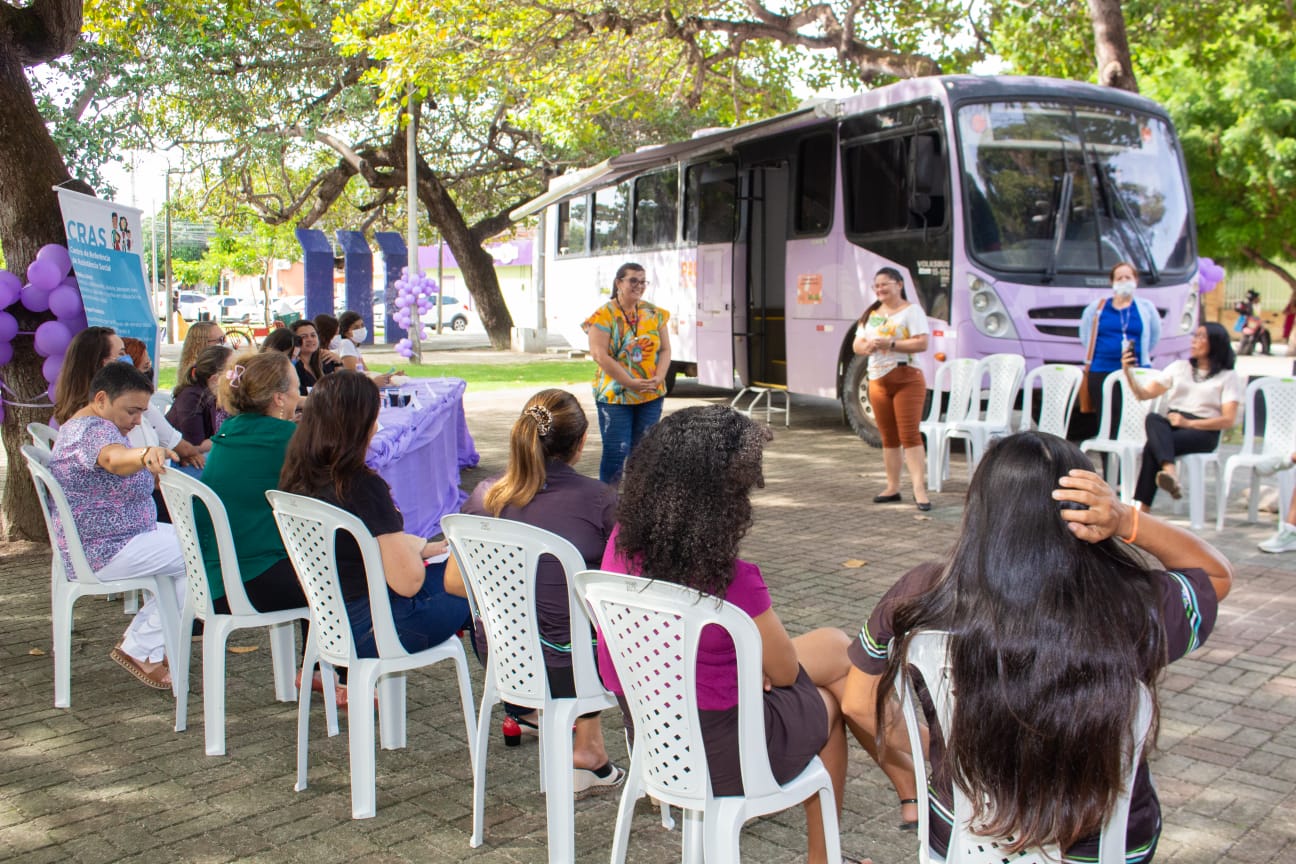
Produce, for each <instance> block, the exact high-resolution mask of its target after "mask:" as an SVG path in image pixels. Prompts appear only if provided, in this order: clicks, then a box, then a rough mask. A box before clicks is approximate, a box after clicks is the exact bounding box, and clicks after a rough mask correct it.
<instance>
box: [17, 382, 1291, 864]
mask: <svg viewBox="0 0 1296 864" xmlns="http://www.w3.org/2000/svg"><path fill="white" fill-rule="evenodd" d="M582 389H583V388H582ZM525 395H526V394H518V393H492V394H485V395H484V396H476V395H472V394H470V397H469V424H470V426H471V427H472V430H473V433H474V435H476V437H477V442H478V447H479V449H480V451H481V453H482V466H481V467H480V468H478V469H476V470H474V471H471V472H466V473H465V474H464V477H463V483H464V485H465V487H466V488H471V486H472V485H473V484H475V483H476V482H477V481H478V480H479V479H481V478H483V477H485V476H487V475H488V474H490V473H493V472H495V471H498V470H499V469H500V468H501V466H502V459H503V453H504V450H503V447H502V443H503V441H504V438H505V435H506V433H507V428H508V424H509V423H510V422H511V419H512V417H513V416H514V415H515V411H516V410H517V406H518V405H519V404H520V401H521V399H522V398H523V397H524V396H525ZM718 398H719V396H718V395H716V394H710V393H708V392H707V391H703V390H700V389H696V388H695V389H692V390H684V392H683V394H682V398H673V399H672V400H671V402H670V406H671V407H672V408H674V407H678V406H680V405H683V404H693V403H696V402H697V401H703V400H707V399H712V400H715V399H718ZM795 404H796V409H795V410H796V413H795V415H794V418H793V425H792V428H791V429H790V430H784V429H782V428H781V427H780V428H778V429H777V433H776V437H775V440H774V442H773V444H772V445H771V447H770V448H769V451H768V455H767V458H766V477H767V480H768V483H767V486H766V488H765V490H764V491H762V492H760V493H758V494H757V496H756V502H757V517H756V524H755V526H754V528H753V529H752V531H751V534H750V536H749V537H748V539H747V541H746V545H745V555H746V557H748V558H751V559H753V560H755V561H757V562H759V563H760V565H761V566H762V568H763V570H764V572H765V575H766V578H767V580H768V582H769V583H770V586H771V588H772V591H773V595H774V602H775V608H776V609H777V610H778V612H779V614H780V615H781V616H782V618H783V620H784V621H785V622H786V624H787V626H788V629H789V631H791V632H792V633H794V634H795V633H798V632H802V631H804V630H807V629H810V628H812V627H816V626H823V625H835V626H840V627H843V628H847V629H849V630H852V631H853V630H854V629H856V628H858V626H859V624H860V623H861V622H862V621H863V620H864V619H865V617H866V616H867V615H868V612H869V610H870V609H871V608H872V606H873V604H874V602H875V601H876V600H877V599H878V597H879V596H880V595H881V593H882V592H883V591H884V590H885V589H886V587H887V586H888V585H890V584H891V582H892V581H893V580H894V579H895V578H896V577H897V576H898V575H899V574H900V573H902V572H903V571H904V570H905V569H906V568H908V567H910V566H912V565H914V564H916V563H918V562H920V561H923V560H925V559H928V558H930V557H932V556H933V555H937V554H939V553H940V552H942V551H943V550H945V549H946V548H948V547H949V545H950V544H951V542H952V540H953V537H954V532H955V530H956V527H957V523H958V519H959V516H960V506H959V503H960V498H961V493H962V492H963V491H964V490H965V489H966V484H965V482H964V480H963V476H962V474H961V473H960V471H959V470H957V468H956V471H955V480H954V481H953V482H952V483H950V484H949V485H948V486H947V487H946V492H945V493H944V494H941V495H938V496H935V499H934V500H935V501H936V504H937V507H936V509H935V510H934V511H933V512H932V513H931V514H930V517H923V516H920V515H919V514H918V513H916V512H915V510H914V509H913V507H912V506H911V505H909V504H906V505H904V506H894V505H893V506H886V507H879V506H875V505H872V504H871V503H868V502H869V500H870V499H871V498H872V496H873V494H875V493H876V491H877V490H878V489H879V488H880V482H881V481H880V478H881V459H880V455H879V452H878V451H876V450H870V449H867V448H866V447H864V446H863V445H862V444H861V443H860V442H859V441H857V440H856V439H854V438H853V437H851V435H850V434H849V433H848V432H846V431H845V430H844V429H843V428H842V427H841V426H840V421H839V415H838V412H837V409H836V408H835V406H834V405H833V404H832V403H829V402H824V401H818V400H805V399H798V400H796V403H795ZM596 437H597V436H596V435H595V436H592V438H591V451H592V452H590V453H589V454H588V455H587V457H586V459H587V461H586V463H585V465H584V468H585V470H586V471H587V472H592V471H594V470H595V468H594V466H596V465H597V442H596V441H595V440H593V439H594V438H596ZM1231 515H1232V518H1231V519H1230V520H1229V524H1228V527H1227V530H1226V531H1225V532H1224V533H1223V534H1221V535H1216V534H1215V532H1214V531H1213V530H1208V531H1207V536H1208V537H1209V538H1210V539H1212V540H1214V541H1216V542H1218V543H1220V545H1221V546H1223V547H1224V548H1225V549H1226V550H1227V551H1228V552H1229V554H1230V556H1231V557H1232V559H1233V561H1234V562H1235V564H1236V565H1237V570H1238V579H1237V582H1236V583H1235V588H1234V591H1233V594H1232V596H1230V597H1229V599H1228V601H1227V603H1226V605H1225V607H1224V609H1223V611H1222V613H1221V619H1220V623H1219V626H1218V627H1217V629H1216V633H1215V636H1214V638H1213V639H1212V640H1211V642H1210V643H1209V644H1208V645H1207V647H1206V648H1205V649H1203V650H1201V651H1199V652H1197V653H1196V654H1195V655H1193V657H1192V658H1190V659H1188V660H1185V661H1182V662H1180V663H1177V664H1175V666H1174V667H1173V668H1172V670H1171V671H1170V673H1169V674H1168V675H1167V676H1166V679H1165V683H1164V685H1163V687H1162V689H1161V694H1162V728H1161V740H1160V749H1159V751H1158V752H1157V754H1156V755H1155V756H1154V757H1153V773H1154V776H1155V777H1156V779H1157V783H1158V786H1159V789H1160V793H1161V798H1162V802H1163V805H1164V811H1165V821H1166V827H1165V832H1164V834H1163V837H1162V841H1161V847H1160V856H1159V860H1161V861H1167V862H1194V864H1197V862H1212V861H1220V860H1225V859H1227V860H1231V861H1246V862H1250V861H1256V862H1261V861H1264V862H1296V627H1294V626H1293V619H1294V617H1296V616H1294V615H1293V612H1294V611H1296V610H1294V606H1296V601H1293V599H1292V596H1293V593H1294V591H1296V554H1292V555H1286V556H1273V555H1264V554H1263V553H1260V552H1259V551H1257V550H1256V548H1255V543H1256V542H1257V541H1258V540H1260V539H1263V538H1264V537H1265V536H1267V535H1268V534H1269V533H1270V532H1271V531H1272V530H1273V521H1274V517H1273V516H1272V515H1269V516H1266V517H1264V518H1263V520H1262V524H1261V525H1246V524H1244V523H1243V522H1242V517H1243V515H1244V511H1242V510H1240V509H1237V508H1235V509H1234V510H1233V511H1232V514H1231ZM851 559H857V560H862V561H865V562H867V563H865V564H864V565H863V566H862V567H858V568H854V569H852V568H848V567H845V566H843V562H846V561H849V560H851ZM48 573H49V571H48V552H47V551H45V550H36V551H32V550H27V551H26V552H24V550H22V549H21V548H16V547H10V548H9V549H7V550H4V557H3V560H0V859H7V860H14V861H26V862H42V861H75V862H82V864H94V862H101V861H118V860H126V861H149V862H158V861H230V860H251V861H304V862H310V864H325V862H334V861H338V862H342V861H347V862H351V861H359V860H363V861H418V862H430V861H431V862H436V861H457V860H460V859H471V860H474V861H483V862H536V861H542V860H544V856H545V852H544V850H545V821H544V799H543V797H542V796H541V795H540V794H539V792H538V789H537V785H536V770H535V758H536V747H535V744H534V743H530V742H528V743H527V744H525V745H524V746H523V747H522V748H520V749H509V750H505V749H504V748H503V747H502V746H498V745H499V743H500V739H499V737H498V735H496V737H495V738H494V739H493V741H492V749H491V752H490V761H489V769H488V778H489V784H490V788H489V792H488V795H487V810H488V820H489V824H488V828H487V832H486V843H485V845H484V846H483V847H482V848H480V849H476V850H471V849H469V848H468V835H469V831H470V822H471V818H470V792H471V786H470V775H469V768H468V758H467V752H466V745H465V739H464V731H463V723H462V720H461V718H460V717H459V716H458V715H457V714H456V713H455V711H454V708H453V706H454V705H455V704H456V699H455V696H454V691H453V687H452V685H451V677H450V676H449V675H448V674H447V672H446V671H445V670H440V669H434V670H432V671H430V672H423V673H418V674H415V675H414V676H413V677H412V681H411V686H410V704H409V743H410V746H409V748H408V749H407V750H403V751H383V752H381V753H380V754H379V756H378V815H377V817H376V818H375V819H371V820H367V821H361V822H355V821H352V820H351V819H350V818H349V817H350V799H349V790H348V776H349V775H348V769H347V748H346V736H345V734H344V735H341V736H339V737H337V738H334V739H327V738H325V737H324V735H323V730H322V714H321V712H318V711H317V712H316V717H315V726H314V730H313V731H314V733H315V735H314V737H313V739H312V748H311V775H310V788H309V789H308V790H306V791H304V792H301V793H295V792H293V789H292V786H293V776H294V754H295V748H294V735H295V723H294V721H295V709H294V706H292V705H285V704H279V703H275V702H274V701H273V697H272V692H273V691H272V686H271V678H270V669H269V656H268V644H267V643H266V641H265V639H264V638H263V637H261V636H259V635H256V634H247V633H242V634H236V636H235V638H234V639H232V640H231V644H232V645H238V646H255V647H256V648H257V650H255V651H252V652H251V653H244V654H230V655H229V658H228V661H229V674H228V697H227V698H228V701H227V711H228V718H227V724H228V746H229V755H228V756H226V757H207V756H205V755H204V753H203V739H202V704H201V700H200V696H201V694H200V693H198V692H197V690H198V689H199V687H200V684H201V674H200V665H199V661H198V660H197V659H195V661H194V664H193V673H192V680H193V682H194V683H193V686H194V688H195V692H194V693H193V694H192V695H191V697H190V706H189V717H190V728H189V731H188V732H186V733H183V734H176V733H174V732H173V731H172V723H173V713H172V707H173V706H172V703H171V702H170V699H169V698H168V697H167V696H166V695H163V694H159V693H156V692H154V691H150V690H147V689H145V688H143V687H142V686H140V685H139V684H137V683H135V682H134V681H133V680H132V679H131V678H130V677H129V676H127V675H126V674H125V673H124V672H122V671H121V670H120V669H119V668H117V667H116V666H115V665H114V664H113V663H112V662H111V661H110V660H109V659H108V650H109V649H110V648H111V647H112V645H113V644H114V642H115V641H116V639H117V638H118V637H119V636H120V634H121V631H122V630H123V629H124V627H125V624H126V620H125V618H124V617H123V615H122V610H121V605H120V604H119V603H109V602H105V601H102V600H96V599H87V600H83V601H82V602H81V603H80V604H79V605H78V607H77V614H76V633H75V636H74V639H73V650H74V656H73V660H72V693H73V707H72V708H71V709H70V710H57V709H54V708H53V707H52V702H53V694H52V690H53V685H52V664H51V658H50V657H49V649H50V634H49V584H48V578H49V577H48ZM199 653H200V652H198V651H195V655H198V654H199ZM474 674H475V676H476V680H475V682H474V686H476V687H479V685H480V672H479V670H474ZM317 704H318V703H317ZM605 725H606V729H607V732H608V740H609V742H610V749H611V750H612V752H613V755H614V757H615V758H618V759H623V757H624V752H623V746H622V745H621V744H620V738H619V734H618V732H617V723H616V721H615V720H614V719H613V718H612V717H610V716H608V717H605ZM851 757H852V762H851V767H850V779H849V784H848V788H847V794H846V813H845V815H844V817H843V839H844V848H845V849H846V850H847V851H849V852H852V853H854V854H868V855H871V856H872V857H873V859H874V860H875V861H877V862H879V864H896V862H903V861H911V860H913V856H914V853H915V847H916V843H915V841H914V839H913V836H912V835H905V834H901V833H900V832H899V831H897V829H896V827H895V823H896V821H897V816H898V811H897V808H896V802H895V799H894V793H893V792H891V790H890V788H889V787H888V786H887V785H886V784H885V783H884V782H883V781H882V779H881V774H880V772H879V771H877V769H876V768H874V767H873V765H872V763H871V762H869V760H868V758H867V757H866V756H865V755H864V754H863V752H862V751H861V750H860V749H859V748H858V747H853V748H852V753H851ZM615 804H616V799H615V797H614V796H605V797H599V798H592V799H587V800H585V801H581V802H579V803H578V804H577V806H576V811H577V812H576V827H577V841H576V842H577V848H578V850H579V860H581V861H591V862H592V861H602V860H606V855H607V852H608V848H609V845H610V833H611V829H612V826H613V822H614V818H615ZM803 832H804V823H803V820H802V818H801V816H800V814H799V813H798V812H791V813H788V814H786V815H783V816H780V817H777V818H772V819H766V820H760V821H757V822H754V823H752V824H750V825H749V826H748V827H747V829H746V831H745V832H744V834H743V842H742V853H743V856H744V860H747V861H751V862H792V861H796V860H798V853H799V851H800V850H801V849H802V844H803ZM678 838H679V835H678V833H670V834H668V833H665V832H663V831H662V830H661V829H660V827H656V826H655V822H654V818H653V814H652V813H650V812H649V811H648V810H647V808H641V810H640V811H639V816H638V818H637V820H636V823H635V833H634V834H633V835H632V838H631V856H630V860H631V861H634V862H659V861H660V862H667V861H677V860H679V845H678V844H679V839H678Z"/></svg>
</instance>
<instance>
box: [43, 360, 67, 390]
mask: <svg viewBox="0 0 1296 864" xmlns="http://www.w3.org/2000/svg"><path fill="white" fill-rule="evenodd" d="M62 368H63V355H62V354H55V355H54V356H53V357H46V358H45V362H44V363H43V364H42V365H41V374H42V375H44V376H45V380H46V381H48V382H49V383H50V385H51V386H52V385H53V384H54V382H55V381H57V380H58V376H59V370H60V369H62Z"/></svg>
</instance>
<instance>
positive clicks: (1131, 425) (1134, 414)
mask: <svg viewBox="0 0 1296 864" xmlns="http://www.w3.org/2000/svg"><path fill="white" fill-rule="evenodd" d="M1157 374H1158V372H1157V370H1156V369H1135V370H1134V377H1135V378H1137V379H1138V380H1139V384H1140V385H1142V386H1146V385H1147V383H1148V382H1149V381H1151V380H1152V379H1153V378H1154V377H1155V376H1156V375H1157ZM1116 387H1120V388H1121V414H1120V423H1119V425H1117V427H1116V437H1114V438H1113V437H1111V428H1112V426H1111V415H1112V391H1113V389H1114V388H1116ZM1102 394H1103V398H1102V414H1101V415H1100V418H1099V421H1098V437H1096V438H1090V439H1088V440H1087V441H1084V442H1082V443H1081V444H1080V450H1081V452H1084V453H1106V454H1108V455H1109V456H1112V457H1113V458H1110V459H1108V460H1107V482H1108V484H1110V485H1111V486H1113V487H1116V486H1117V484H1118V483H1119V488H1120V497H1121V500H1122V501H1124V502H1125V503H1126V504H1128V503H1130V502H1132V501H1133V500H1134V484H1135V481H1137V479H1138V472H1139V457H1140V456H1142V455H1143V445H1144V444H1145V443H1147V428H1146V427H1145V426H1144V425H1143V424H1144V421H1145V420H1146V419H1147V415H1149V414H1151V413H1152V412H1154V411H1160V410H1161V404H1162V402H1163V401H1164V399H1165V397H1164V396H1158V397H1157V398H1155V399H1148V400H1147V401H1145V402H1140V401H1139V399H1138V397H1137V396H1135V395H1134V391H1133V390H1131V389H1130V386H1129V382H1127V381H1126V380H1125V373H1124V372H1122V371H1121V370H1119V369H1117V370H1116V371H1115V372H1110V373H1108V375H1107V377H1106V378H1104V379H1103V386H1102Z"/></svg>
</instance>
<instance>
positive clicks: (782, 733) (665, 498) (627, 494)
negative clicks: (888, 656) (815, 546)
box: [598, 405, 850, 862]
mask: <svg viewBox="0 0 1296 864" xmlns="http://www.w3.org/2000/svg"><path fill="white" fill-rule="evenodd" d="M770 437H771V434H770V431H769V428H768V427H766V426H762V425H760V424H758V423H755V422H753V421H752V420H751V419H749V418H747V417H744V416H743V415H741V414H739V413H738V412H736V411H734V410H732V409H730V408H727V407H724V406H720V405H708V406H705V407H695V408H685V409H684V410H682V411H677V412H676V413H674V414H672V415H670V416H669V417H667V418H666V419H665V420H662V421H661V422H660V423H658V424H657V425H656V426H654V427H653V428H652V429H651V430H649V432H648V434H647V435H646V436H645V437H644V440H643V441H642V442H641V443H640V445H639V447H638V448H637V449H636V450H635V451H634V452H633V453H631V454H630V460H629V462H628V464H627V466H626V472H625V477H624V478H623V480H622V485H621V493H620V497H619V503H618V505H617V527H616V528H615V529H614V530H613V532H612V537H611V538H610V539H609V540H608V545H607V550H606V551H605V552H604V554H603V568H602V569H604V570H609V571H611V572H614V573H628V574H632V575H635V576H643V577H645V578H648V579H661V580H663V581H665V582H672V583H674V584H677V585H683V586H686V587H689V588H693V589H696V590H697V591H700V592H702V593H703V594H708V595H711V596H713V597H719V598H722V599H724V600H727V601H729V602H730V603H733V604H734V605H736V606H738V607H739V608H740V609H742V610H743V611H744V612H746V613H747V614H748V615H750V616H751V617H752V620H753V621H754V622H755V624H756V628H757V630H759V631H760V636H761V651H762V666H763V668H764V673H765V694H764V695H765V739H766V740H765V743H766V747H767V748H768V750H769V758H770V767H771V768H772V769H773V773H774V778H775V779H776V780H777V781H778V782H780V783H786V782H787V781H789V780H791V779H792V778H794V777H796V776H797V775H799V774H800V773H801V772H802V771H804V770H805V767H806V765H808V764H809V763H810V760H811V759H813V758H814V757H815V756H819V757H820V758H821V759H822V760H823V763H824V765H825V766H826V767H827V768H828V773H829V774H830V775H831V776H832V781H833V789H834V791H835V792H836V795H837V809H838V812H839V813H840V810H841V801H842V789H843V787H844V785H845V782H846V738H845V735H844V733H843V727H842V715H841V709H840V708H839V705H840V695H841V693H842V692H843V690H844V688H845V683H846V676H847V674H848V672H849V671H850V664H849V662H848V661H847V659H846V649H847V646H848V645H849V642H850V639H849V637H848V636H847V635H846V634H845V633H843V632H842V631H840V630H835V629H832V628H824V629H821V630H814V631H811V632H809V633H805V634H802V635H801V636H798V637H796V638H795V639H793V638H790V637H789V636H788V634H787V631H786V630H784V629H783V623H782V622H781V621H780V620H779V617H778V615H777V614H776V613H775V612H774V609H773V608H772V606H771V604H770V596H769V589H768V588H767V587H766V585H765V581H764V579H762V578H761V572H760V568H759V567H757V566H756V565H755V564H752V563H750V562H748V561H744V560H742V559H741V558H739V557H738V544H739V542H740V541H741V540H742V538H743V536H744V535H746V533H747V529H749V528H750V527H751V524H752V507H751V490H752V489H753V488H755V487H760V486H763V485H764V482H765V481H764V477H763V475H762V473H761V456H762V453H763V452H764V449H765V442H766V441H768V440H769V439H770ZM598 655H599V673H600V674H601V675H602V677H603V681H604V683H605V684H606V685H607V687H608V689H609V690H611V691H612V692H613V693H614V694H616V696H617V699H618V701H619V702H620V703H621V710H622V712H623V713H624V715H625V718H626V728H627V731H628V732H629V733H630V735H631V737H633V734H634V730H633V729H632V728H631V723H630V712H629V709H628V706H627V704H626V702H625V699H624V696H623V695H622V694H623V690H622V687H621V683H620V679H619V678H618V677H617V674H616V668H615V667H614V666H613V663H612V657H611V655H610V654H609V652H608V650H607V646H606V644H605V643H604V641H603V640H602V639H600V640H599V646H598ZM697 667H698V671H697V681H698V707H699V709H700V711H699V714H700V716H701V722H702V740H703V743H704V745H705V747H706V752H707V763H708V766H709V769H710V772H711V787H712V790H713V791H714V793H715V794H716V795H717V796H722V795H739V794H742V778H741V773H740V770H739V764H738V725H737V724H738V677H737V658H736V655H735V653H734V644H733V640H732V639H730V637H729V635H728V634H727V633H724V632H721V631H717V630H716V629H715V628H708V630H707V631H706V632H704V633H703V635H702V638H701V640H700V642H699V643H698V658H697ZM805 808H806V818H807V823H808V828H809V860H810V861H811V862H823V861H826V860H827V850H826V848H825V845H824V837H823V822H822V820H821V817H820V814H819V799H818V797H817V796H811V797H810V798H808V799H807V800H806V802H805ZM843 860H849V859H843Z"/></svg>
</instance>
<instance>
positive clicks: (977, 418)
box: [941, 354, 1026, 480]
mask: <svg viewBox="0 0 1296 864" xmlns="http://www.w3.org/2000/svg"><path fill="white" fill-rule="evenodd" d="M1025 374H1026V358H1025V357H1023V356H1022V355H1020V354H991V355H989V356H987V357H982V358H981V360H980V361H978V362H977V365H976V368H975V369H973V370H972V382H973V385H972V386H973V390H972V399H971V405H970V408H969V411H968V416H967V417H965V418H964V419H962V420H957V421H954V422H951V423H948V424H947V426H946V429H945V439H944V441H943V442H942V445H941V446H943V447H944V448H946V450H948V449H949V446H950V441H951V440H953V439H954V438H960V439H962V440H964V441H967V442H968V443H967V469H968V480H971V479H972V473H973V472H974V471H976V466H977V463H979V462H980V461H981V457H982V456H983V455H985V450H986V446H987V445H988V444H989V443H990V439H991V438H997V437H1000V436H1003V435H1007V434H1009V433H1010V432H1012V412H1013V403H1014V402H1016V401H1017V391H1018V390H1019V389H1020V388H1021V383H1022V376H1023V375H1025ZM987 377H988V378H989V379H990V384H989V388H988V398H987V400H986V409H985V413H984V414H982V413H981V400H980V398H978V397H979V395H980V393H979V388H980V387H981V382H982V380H984V379H985V378H987ZM941 461H942V462H943V463H945V464H947V465H948V464H949V453H943V454H941Z"/></svg>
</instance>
